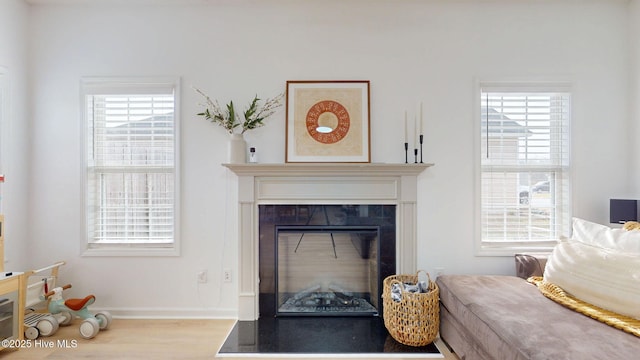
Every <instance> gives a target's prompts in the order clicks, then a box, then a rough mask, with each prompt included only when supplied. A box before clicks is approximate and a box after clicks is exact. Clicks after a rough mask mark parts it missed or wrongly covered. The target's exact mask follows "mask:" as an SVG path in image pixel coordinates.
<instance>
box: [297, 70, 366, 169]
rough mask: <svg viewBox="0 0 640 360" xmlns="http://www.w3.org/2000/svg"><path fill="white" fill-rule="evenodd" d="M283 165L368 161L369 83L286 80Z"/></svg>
mask: <svg viewBox="0 0 640 360" xmlns="http://www.w3.org/2000/svg"><path fill="white" fill-rule="evenodd" d="M286 131H287V136H286V139H287V143H286V149H285V151H286V155H285V161H286V162H289V163H290V162H354V163H356V162H357V163H368V162H371V149H370V141H371V140H370V139H371V134H370V117H369V81H368V80H367V81H364V80H362V81H346V80H338V81H287V124H286Z"/></svg>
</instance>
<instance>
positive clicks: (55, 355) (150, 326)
mask: <svg viewBox="0 0 640 360" xmlns="http://www.w3.org/2000/svg"><path fill="white" fill-rule="evenodd" d="M234 323H235V320H131V319H114V320H113V323H112V324H111V326H110V327H109V329H107V330H104V331H100V332H99V333H98V335H97V336H96V337H95V338H93V339H90V340H85V339H82V337H80V334H79V333H78V324H77V323H76V324H72V325H70V326H65V327H60V329H59V330H58V332H57V333H55V334H54V335H53V336H50V337H41V338H39V339H38V340H42V341H43V343H42V344H41V345H40V346H36V345H38V344H36V343H35V341H36V340H31V348H30V349H20V350H17V351H10V350H3V351H1V352H0V360H14V359H29V360H37V359H213V358H215V354H216V352H217V351H218V349H219V348H220V347H221V346H222V343H223V342H224V340H225V339H226V336H227V334H228V332H229V330H230V329H231V328H232V327H233V324H234ZM60 339H67V340H70V342H69V343H68V345H69V348H65V347H63V345H64V344H60V345H59V344H58V343H57V342H58V340H60ZM73 340H76V341H77V344H76V345H77V346H76V347H75V348H73V342H72V341H73ZM51 341H53V348H44V347H43V346H42V345H44V344H48V343H50V342H51Z"/></svg>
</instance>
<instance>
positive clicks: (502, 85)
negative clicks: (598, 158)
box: [473, 80, 574, 256]
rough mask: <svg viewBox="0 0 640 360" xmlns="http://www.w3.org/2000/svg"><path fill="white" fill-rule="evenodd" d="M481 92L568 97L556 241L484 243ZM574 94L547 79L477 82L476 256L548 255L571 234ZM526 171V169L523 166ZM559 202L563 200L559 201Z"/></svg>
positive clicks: (562, 84)
mask: <svg viewBox="0 0 640 360" xmlns="http://www.w3.org/2000/svg"><path fill="white" fill-rule="evenodd" d="M484 89H489V91H487V92H494V93H495V92H514V93H536V92H537V93H550V92H560V93H568V94H569V95H570V100H569V119H568V122H569V123H568V124H567V125H566V128H567V131H568V136H569V139H568V140H567V142H566V144H564V145H566V147H567V149H566V150H567V152H568V158H569V160H568V161H569V164H568V165H567V166H566V167H564V169H563V171H562V174H563V175H564V178H565V180H564V181H566V182H567V183H568V184H567V185H566V186H565V187H566V192H567V193H566V194H564V198H565V199H566V203H563V204H562V205H563V208H562V210H561V212H562V214H563V215H558V216H557V217H556V220H558V218H561V220H562V221H561V225H560V226H561V227H560V229H559V230H558V232H559V234H558V239H550V240H546V241H540V240H529V241H510V242H509V241H505V242H495V241H484V240H483V234H482V231H483V224H482V195H483V194H482V175H483V167H482V149H481V146H482V128H481V124H482V113H481V111H480V109H481V108H482V104H481V97H482V93H483V92H484V91H483V90H484ZM573 98H574V93H573V91H572V84H571V82H570V81H568V80H558V81H546V80H542V81H541V80H522V81H513V80H498V81H485V80H476V86H475V92H474V107H473V109H474V115H473V123H474V126H473V128H474V154H475V158H474V162H475V166H474V167H475V176H474V182H475V196H474V200H475V201H474V202H475V205H474V212H475V214H474V219H475V221H474V222H475V226H474V228H475V232H474V234H475V236H474V239H475V240H474V251H475V254H476V256H513V255H515V254H518V253H523V252H535V253H549V252H551V250H552V249H553V247H554V246H555V245H556V244H557V242H558V240H559V239H560V238H562V237H568V236H569V235H570V231H571V213H572V200H571V183H572V171H571V168H572V165H571V154H572V145H571V122H572V106H571V104H572V103H573ZM523 168H527V167H523ZM552 168H553V169H556V168H555V167H552V166H550V167H546V166H539V167H537V168H536V167H534V166H530V167H529V169H535V170H538V171H542V170H545V169H546V170H551V169H552ZM560 201H562V200H560Z"/></svg>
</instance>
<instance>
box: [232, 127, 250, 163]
mask: <svg viewBox="0 0 640 360" xmlns="http://www.w3.org/2000/svg"><path fill="white" fill-rule="evenodd" d="M228 155H229V159H228V160H229V163H230V164H243V163H245V162H247V142H246V141H244V136H243V135H242V134H231V137H230V138H229V154H228Z"/></svg>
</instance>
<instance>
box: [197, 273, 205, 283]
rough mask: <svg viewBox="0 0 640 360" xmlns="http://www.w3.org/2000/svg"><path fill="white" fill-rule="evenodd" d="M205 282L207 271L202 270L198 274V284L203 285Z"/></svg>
mask: <svg viewBox="0 0 640 360" xmlns="http://www.w3.org/2000/svg"><path fill="white" fill-rule="evenodd" d="M206 282H207V270H202V271H200V272H199V273H198V283H200V284H204V283H206Z"/></svg>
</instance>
